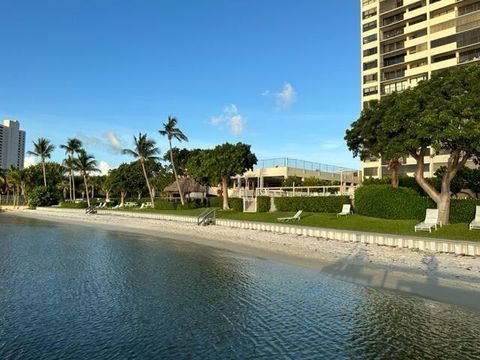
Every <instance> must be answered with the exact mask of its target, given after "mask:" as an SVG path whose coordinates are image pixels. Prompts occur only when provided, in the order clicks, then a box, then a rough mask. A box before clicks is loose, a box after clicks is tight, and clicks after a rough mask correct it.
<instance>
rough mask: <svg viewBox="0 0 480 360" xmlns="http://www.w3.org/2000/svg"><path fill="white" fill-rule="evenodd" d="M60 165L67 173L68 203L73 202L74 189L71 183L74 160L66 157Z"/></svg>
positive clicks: (71, 157) (69, 156)
mask: <svg viewBox="0 0 480 360" xmlns="http://www.w3.org/2000/svg"><path fill="white" fill-rule="evenodd" d="M62 165H63V167H64V168H65V170H66V172H67V173H68V190H69V198H70V201H72V200H74V196H73V192H74V188H75V186H72V182H74V181H73V171H74V170H75V158H74V157H73V156H71V155H68V156H67V158H66V159H64V160H63V163H62Z"/></svg>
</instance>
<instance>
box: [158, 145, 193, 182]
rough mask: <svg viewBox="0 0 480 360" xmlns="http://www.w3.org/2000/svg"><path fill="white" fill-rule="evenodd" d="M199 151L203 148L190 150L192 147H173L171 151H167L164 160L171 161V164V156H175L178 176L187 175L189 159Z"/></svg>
mask: <svg viewBox="0 0 480 360" xmlns="http://www.w3.org/2000/svg"><path fill="white" fill-rule="evenodd" d="M199 151H201V150H200V149H192V150H190V149H185V148H182V149H179V148H176V147H174V148H172V150H171V151H170V150H168V151H167V152H165V154H164V155H163V158H162V160H163V161H166V162H169V163H170V164H171V157H172V156H173V162H174V164H175V167H176V169H177V174H178V176H185V175H187V174H188V171H187V162H188V159H189V158H190V157H191V156H193V155H195V154H197V153H198V152H199ZM167 170H168V169H167ZM172 173H173V169H172ZM174 180H175V179H174Z"/></svg>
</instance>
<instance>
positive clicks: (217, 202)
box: [208, 196, 223, 208]
mask: <svg viewBox="0 0 480 360" xmlns="http://www.w3.org/2000/svg"><path fill="white" fill-rule="evenodd" d="M208 205H209V206H210V207H218V208H221V207H223V197H221V196H214V197H209V198H208Z"/></svg>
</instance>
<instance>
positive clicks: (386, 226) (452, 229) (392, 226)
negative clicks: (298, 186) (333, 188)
mask: <svg viewBox="0 0 480 360" xmlns="http://www.w3.org/2000/svg"><path fill="white" fill-rule="evenodd" d="M203 210H204V209H192V210H154V209H145V210H143V209H142V210H140V209H137V210H132V209H128V210H119V211H134V212H148V213H156V214H169V215H178V216H198V215H200V213H202V211H203ZM284 216H293V212H275V213H240V212H235V211H222V210H219V211H217V217H218V218H220V219H232V220H245V221H259V222H270V223H279V221H278V220H277V218H278V217H284ZM416 223H418V221H416V220H387V219H379V218H371V217H366V216H361V215H356V214H354V215H351V216H348V217H340V218H337V216H336V214H324V213H304V214H303V215H302V219H301V220H300V221H296V222H290V224H294V225H305V226H315V227H323V228H331V229H343V230H356V231H366V232H377V233H384V234H397V235H412V236H423V237H432V238H440V239H452V240H476V241H480V230H471V231H470V230H468V224H453V225H447V226H443V227H442V228H439V229H438V230H437V231H432V232H431V233H429V232H428V231H420V232H414V230H413V226H414V225H415V224H416Z"/></svg>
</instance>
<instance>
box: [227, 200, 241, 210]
mask: <svg viewBox="0 0 480 360" xmlns="http://www.w3.org/2000/svg"><path fill="white" fill-rule="evenodd" d="M228 206H230V209H232V210H235V211H238V212H242V211H243V199H240V198H229V199H228Z"/></svg>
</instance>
